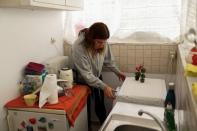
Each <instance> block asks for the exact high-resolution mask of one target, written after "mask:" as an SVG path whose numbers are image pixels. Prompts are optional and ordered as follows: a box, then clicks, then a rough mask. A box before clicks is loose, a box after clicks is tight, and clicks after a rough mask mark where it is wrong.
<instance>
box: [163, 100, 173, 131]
mask: <svg viewBox="0 0 197 131" xmlns="http://www.w3.org/2000/svg"><path fill="white" fill-rule="evenodd" d="M164 121H165V122H166V125H167V128H168V131H176V124H175V120H174V110H173V109H172V104H171V103H168V104H167V106H166V108H165V112H164Z"/></svg>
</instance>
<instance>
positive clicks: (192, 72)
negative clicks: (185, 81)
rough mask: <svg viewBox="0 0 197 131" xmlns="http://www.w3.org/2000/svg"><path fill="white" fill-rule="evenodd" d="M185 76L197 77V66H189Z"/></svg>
mask: <svg viewBox="0 0 197 131" xmlns="http://www.w3.org/2000/svg"><path fill="white" fill-rule="evenodd" d="M185 75H186V76H193V77H197V66H195V65H193V64H187V65H186V68H185Z"/></svg>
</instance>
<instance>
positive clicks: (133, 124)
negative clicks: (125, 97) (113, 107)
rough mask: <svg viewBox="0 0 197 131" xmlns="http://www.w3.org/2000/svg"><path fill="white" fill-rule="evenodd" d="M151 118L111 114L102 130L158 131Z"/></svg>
mask: <svg viewBox="0 0 197 131" xmlns="http://www.w3.org/2000/svg"><path fill="white" fill-rule="evenodd" d="M160 130H161V129H160V127H159V126H158V125H157V123H156V122H155V121H153V120H151V119H146V118H140V117H135V116H126V115H120V114H112V115H111V117H110V118H109V120H108V122H107V123H106V125H105V127H104V128H103V129H102V131H160Z"/></svg>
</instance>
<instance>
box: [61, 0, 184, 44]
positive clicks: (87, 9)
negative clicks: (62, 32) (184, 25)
mask: <svg viewBox="0 0 197 131" xmlns="http://www.w3.org/2000/svg"><path fill="white" fill-rule="evenodd" d="M84 2H85V4H84V10H83V11H79V12H68V13H67V17H66V25H65V27H67V28H66V38H67V40H68V38H69V39H71V37H72V40H71V41H73V40H74V39H75V38H76V36H77V33H78V31H79V30H80V29H82V28H84V27H89V26H90V25H91V24H93V23H94V22H97V21H102V22H104V23H106V24H107V25H108V27H109V29H110V33H111V38H114V39H115V38H117V39H126V38H129V37H135V38H136V36H139V35H140V34H149V36H153V37H165V38H167V39H170V40H173V39H175V38H176V37H178V36H179V35H180V16H181V0H85V1H84ZM139 38H142V37H139Z"/></svg>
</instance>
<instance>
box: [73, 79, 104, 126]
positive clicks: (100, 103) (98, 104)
mask: <svg viewBox="0 0 197 131" xmlns="http://www.w3.org/2000/svg"><path fill="white" fill-rule="evenodd" d="M99 79H100V80H102V76H100V77H99ZM76 83H78V84H85V85H87V84H86V83H83V82H81V81H80V82H78V81H77V80H76ZM89 87H90V86H89ZM90 89H91V94H90V95H89V96H88V100H87V112H88V127H89V128H90V127H91V103H92V100H94V104H95V105H94V109H95V113H96V116H97V117H98V119H99V122H100V124H103V122H104V121H105V119H106V117H107V115H106V109H105V104H104V91H103V90H102V89H99V88H95V87H90Z"/></svg>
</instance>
